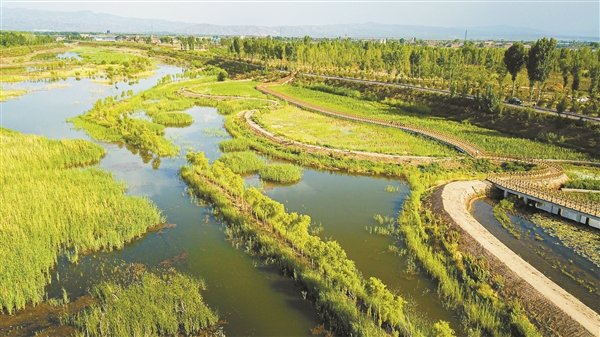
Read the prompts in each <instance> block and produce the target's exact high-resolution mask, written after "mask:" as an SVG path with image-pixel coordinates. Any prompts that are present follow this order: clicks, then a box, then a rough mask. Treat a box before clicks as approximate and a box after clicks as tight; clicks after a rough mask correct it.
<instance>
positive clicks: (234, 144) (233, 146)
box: [219, 138, 250, 152]
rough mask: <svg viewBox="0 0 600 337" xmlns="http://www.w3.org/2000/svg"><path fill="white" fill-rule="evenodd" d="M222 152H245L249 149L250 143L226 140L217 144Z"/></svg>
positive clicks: (240, 139)
mask: <svg viewBox="0 0 600 337" xmlns="http://www.w3.org/2000/svg"><path fill="white" fill-rule="evenodd" d="M219 149H221V151H223V152H237V151H246V150H249V149H250V142H248V141H247V140H245V139H242V138H233V139H227V140H224V141H222V142H220V143H219Z"/></svg>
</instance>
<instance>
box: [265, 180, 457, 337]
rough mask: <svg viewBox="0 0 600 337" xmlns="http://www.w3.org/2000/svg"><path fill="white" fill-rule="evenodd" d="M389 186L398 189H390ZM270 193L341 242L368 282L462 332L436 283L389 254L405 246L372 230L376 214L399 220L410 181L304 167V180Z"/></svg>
mask: <svg viewBox="0 0 600 337" xmlns="http://www.w3.org/2000/svg"><path fill="white" fill-rule="evenodd" d="M388 186H389V187H393V189H394V190H395V191H394V192H388V191H386V187H388ZM265 193H266V194H267V195H268V196H270V197H271V198H273V199H275V200H277V201H279V202H281V203H283V204H284V205H285V206H286V209H288V210H289V211H292V212H298V213H302V214H307V215H310V216H311V218H312V221H313V223H316V224H319V225H320V226H322V228H323V230H322V232H321V233H320V236H321V237H323V238H326V239H333V240H335V241H337V242H339V243H340V245H341V246H342V248H344V250H345V251H346V253H347V254H348V257H349V258H350V259H351V260H353V261H354V262H355V263H356V266H357V267H358V269H359V270H360V271H361V273H362V274H363V275H364V276H365V277H366V278H368V277H371V276H374V277H377V278H379V279H381V280H382V281H383V282H384V283H385V284H386V285H388V287H389V288H390V289H391V290H392V291H393V292H397V293H398V294H399V295H401V296H402V297H403V298H405V299H406V300H408V301H409V303H411V305H413V306H414V311H415V313H418V314H420V315H422V318H424V319H426V320H428V321H430V322H435V321H437V320H445V321H448V322H450V324H451V326H452V328H453V329H455V330H456V331H457V332H460V331H461V325H460V320H459V318H458V316H457V315H456V313H455V312H453V311H451V310H448V309H446V308H445V307H444V306H443V305H442V303H441V301H440V299H439V297H438V296H437V294H436V284H435V283H434V282H433V281H431V279H429V278H428V277H427V276H426V275H424V274H423V273H422V272H421V271H419V270H417V269H416V268H414V266H415V264H414V261H412V262H411V261H409V259H408V256H407V255H404V256H399V255H398V254H397V253H394V252H392V251H390V250H389V247H390V246H396V247H400V248H401V249H403V248H404V246H403V243H402V242H398V241H397V240H395V239H393V238H391V237H389V236H384V235H379V234H376V233H370V232H369V231H368V228H369V227H371V228H372V227H373V226H376V225H378V223H377V222H376V221H375V220H374V216H375V215H380V216H383V217H387V218H390V219H393V220H395V219H397V217H398V215H399V212H400V211H401V209H402V206H403V204H404V200H405V199H406V198H407V196H408V194H409V193H410V190H409V187H408V185H407V184H406V183H404V182H402V181H399V180H395V179H390V178H385V177H374V176H360V175H349V174H342V173H339V172H328V171H317V170H313V169H304V176H303V178H302V181H301V182H299V183H297V184H295V185H291V186H285V185H274V186H267V187H266V188H265ZM384 226H385V225H384ZM411 264H412V265H411Z"/></svg>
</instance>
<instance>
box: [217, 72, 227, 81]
mask: <svg viewBox="0 0 600 337" xmlns="http://www.w3.org/2000/svg"><path fill="white" fill-rule="evenodd" d="M228 77H229V74H227V72H226V71H225V70H221V71H219V73H218V74H217V81H219V82H223V81H225V80H226V79H227V78H228Z"/></svg>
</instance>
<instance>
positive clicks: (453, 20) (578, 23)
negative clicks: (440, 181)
mask: <svg viewBox="0 0 600 337" xmlns="http://www.w3.org/2000/svg"><path fill="white" fill-rule="evenodd" d="M3 3H4V6H7V7H20V8H30V9H45V10H57V11H78V10H91V11H95V12H102V13H110V14H116V15H121V16H126V17H139V18H153V19H166V20H173V21H184V22H191V23H211V24H224V25H235V24H250V25H265V26H274V25H304V24H336V23H364V22H377V23H392V24H406V25H422V26H443V27H461V28H462V27H465V28H468V27H473V26H495V25H506V26H514V27H527V28H534V29H538V30H541V31H544V32H551V33H562V34H564V35H586V36H599V35H600V0H582V1H577V0H575V1H564V0H563V1H556V0H553V1H552V0H551V1H520V0H513V1H507V0H504V1H493V0H492V1H487V0H483V1H464V0H463V1H456V0H413V1H402V0H400V1H396V2H393V1H389V0H388V1H368V0H367V1H337V0H330V1H328V2H322V1H310V0H308V1H306V0H296V1H288V2H284V1H262V2H261V1H244V0H241V1H228V2H223V1H205V2H202V1H193V0H188V1H151V2H144V1H129V2H121V1H116V0H113V1H104V2H102V1H88V2H86V1H78V2H73V1H72V0H67V1H63V2H20V1H10V0H9V1H6V0H4V1H3Z"/></svg>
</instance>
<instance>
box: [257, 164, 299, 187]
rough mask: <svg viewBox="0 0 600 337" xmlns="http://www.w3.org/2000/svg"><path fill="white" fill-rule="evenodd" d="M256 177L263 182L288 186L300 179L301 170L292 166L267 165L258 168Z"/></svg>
mask: <svg viewBox="0 0 600 337" xmlns="http://www.w3.org/2000/svg"><path fill="white" fill-rule="evenodd" d="M258 175H259V176H260V179H262V180H264V181H269V182H274V183H281V184H290V183H295V182H298V181H300V179H302V168H300V167H298V166H296V165H292V164H269V165H266V166H264V167H262V168H260V169H259V170H258Z"/></svg>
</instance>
